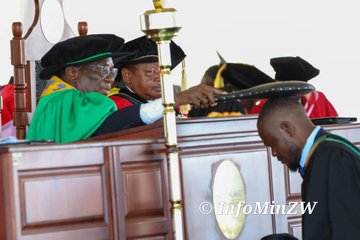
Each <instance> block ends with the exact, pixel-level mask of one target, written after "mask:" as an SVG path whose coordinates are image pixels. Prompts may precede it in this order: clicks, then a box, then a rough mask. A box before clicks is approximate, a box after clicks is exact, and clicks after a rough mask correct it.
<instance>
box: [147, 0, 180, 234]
mask: <svg viewBox="0 0 360 240" xmlns="http://www.w3.org/2000/svg"><path fill="white" fill-rule="evenodd" d="M153 3H154V7H155V9H154V10H150V11H146V12H145V13H144V14H143V15H141V30H142V31H143V32H145V33H146V35H147V37H148V38H151V39H152V40H154V41H155V42H156V44H157V47H158V55H159V65H160V69H161V72H160V81H161V92H162V104H163V106H164V113H163V116H164V117H163V120H164V133H165V140H166V143H165V146H166V148H167V154H166V155H167V156H166V157H167V161H168V166H169V178H170V195H171V196H170V202H171V212H172V221H173V230H174V234H175V239H176V240H182V239H184V220H183V211H182V199H181V178H180V163H179V161H180V160H179V154H178V149H177V134H176V118H175V110H174V90H173V82H172V81H171V79H170V66H171V53H170V41H171V39H172V38H173V37H174V36H176V34H177V32H178V31H179V30H180V27H179V26H177V24H176V22H175V12H176V10H175V9H173V8H163V7H164V3H165V1H163V0H153Z"/></svg>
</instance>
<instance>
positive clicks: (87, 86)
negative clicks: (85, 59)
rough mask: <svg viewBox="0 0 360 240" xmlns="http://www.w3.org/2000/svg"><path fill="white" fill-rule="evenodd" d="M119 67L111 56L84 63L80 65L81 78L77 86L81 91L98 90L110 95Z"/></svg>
mask: <svg viewBox="0 0 360 240" xmlns="http://www.w3.org/2000/svg"><path fill="white" fill-rule="evenodd" d="M116 73H117V69H116V68H114V64H113V61H112V59H111V58H105V59H101V60H99V61H96V62H91V63H88V64H84V65H82V66H81V67H80V74H81V75H80V78H79V81H78V82H77V83H76V88H77V89H78V90H79V91H81V92H98V93H101V94H103V95H108V94H109V91H110V89H111V85H112V83H113V82H114V78H115V76H116Z"/></svg>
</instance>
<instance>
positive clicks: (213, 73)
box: [205, 65, 220, 79]
mask: <svg viewBox="0 0 360 240" xmlns="http://www.w3.org/2000/svg"><path fill="white" fill-rule="evenodd" d="M219 69H220V65H213V66H211V67H209V68H208V69H207V70H206V71H205V74H206V75H209V76H210V77H211V78H212V79H215V78H216V74H217V72H218V71H219Z"/></svg>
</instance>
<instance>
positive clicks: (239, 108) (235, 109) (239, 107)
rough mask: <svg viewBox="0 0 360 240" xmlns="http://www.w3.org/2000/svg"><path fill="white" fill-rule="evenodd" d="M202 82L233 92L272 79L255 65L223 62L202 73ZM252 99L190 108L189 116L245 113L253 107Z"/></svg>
mask: <svg viewBox="0 0 360 240" xmlns="http://www.w3.org/2000/svg"><path fill="white" fill-rule="evenodd" d="M201 81H202V82H203V83H205V84H207V85H210V86H214V87H216V88H220V89H223V90H224V91H226V92H234V91H239V90H243V89H248V88H251V87H255V86H257V85H260V84H264V83H271V82H274V80H273V79H272V78H271V77H269V76H268V75H266V74H265V73H264V72H262V71H260V70H259V69H257V68H256V67H255V66H252V65H248V64H244V63H224V64H221V65H215V66H211V67H210V68H209V69H208V70H207V71H206V72H205V74H204V76H203V78H202V80H201ZM255 102H256V100H254V99H243V100H241V101H239V100H232V101H228V102H224V103H218V104H217V106H215V107H209V108H206V109H192V110H191V111H190V112H189V116H190V117H200V116H208V117H212V116H236V115H241V114H247V113H248V109H251V108H252V107H253V104H254V103H255Z"/></svg>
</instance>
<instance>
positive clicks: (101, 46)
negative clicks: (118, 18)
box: [39, 34, 129, 95]
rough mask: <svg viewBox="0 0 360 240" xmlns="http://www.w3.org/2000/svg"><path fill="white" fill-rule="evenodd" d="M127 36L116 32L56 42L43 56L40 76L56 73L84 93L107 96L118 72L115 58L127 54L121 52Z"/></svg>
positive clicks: (44, 76) (49, 76)
mask: <svg viewBox="0 0 360 240" xmlns="http://www.w3.org/2000/svg"><path fill="white" fill-rule="evenodd" d="M123 44H124V39H123V38H121V37H118V36H116V35H113V34H92V35H85V36H78V37H74V38H70V39H68V40H65V41H62V42H59V43H57V44H55V45H54V46H53V47H52V48H51V49H50V50H49V51H48V52H47V53H46V54H45V55H44V56H43V57H42V59H41V66H42V67H43V69H42V71H41V72H40V75H39V77H40V78H41V79H46V80H48V79H50V78H51V77H52V76H53V75H55V76H57V77H59V78H61V79H62V80H63V81H65V82H66V83H68V84H70V85H71V86H73V87H75V88H77V89H78V90H79V91H81V92H99V93H102V94H104V95H107V93H108V92H109V90H110V88H111V84H112V82H113V81H114V78H115V77H116V74H117V69H116V68H114V64H113V60H112V57H114V56H116V57H117V59H118V60H119V59H122V58H124V57H127V56H128V55H129V54H128V53H123V52H119V49H120V48H121V47H122V46H123Z"/></svg>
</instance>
